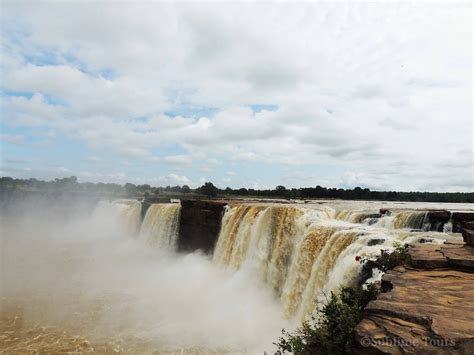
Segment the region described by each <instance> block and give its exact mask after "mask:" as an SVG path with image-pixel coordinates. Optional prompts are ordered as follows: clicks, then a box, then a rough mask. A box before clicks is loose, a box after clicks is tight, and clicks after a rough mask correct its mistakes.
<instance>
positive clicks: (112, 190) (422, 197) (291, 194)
mask: <svg viewBox="0 0 474 355" xmlns="http://www.w3.org/2000/svg"><path fill="white" fill-rule="evenodd" d="M22 191H23V192H38V193H57V192H64V191H67V192H76V193H88V194H102V195H110V196H116V197H134V198H135V197H149V196H171V197H173V196H176V197H182V196H183V195H184V196H187V197H188V198H192V197H196V198H197V197H203V196H205V197H208V198H226V197H257V198H259V197H261V198H283V199H342V200H378V201H381V200H382V201H419V202H463V203H472V202H474V193H473V192H418V191H411V192H403V191H372V190H370V189H368V188H361V187H355V188H353V189H342V188H326V187H322V186H319V185H317V186H316V187H303V188H291V189H287V188H286V187H285V186H283V185H278V186H277V187H275V188H274V189H265V190H256V189H247V188H244V187H242V188H239V189H232V188H230V187H226V188H225V189H219V188H218V187H216V186H215V185H214V184H213V183H212V182H206V183H204V184H203V185H202V186H200V187H198V188H196V189H192V188H190V187H189V186H188V185H182V186H181V185H176V186H165V187H162V186H160V187H154V186H151V185H149V184H141V185H136V184H132V183H125V184H123V185H121V184H116V183H101V182H98V183H91V182H79V181H78V180H77V178H76V177H75V176H71V177H66V178H61V179H54V180H51V181H42V180H38V179H15V178H11V177H1V178H0V193H2V194H4V193H12V192H22Z"/></svg>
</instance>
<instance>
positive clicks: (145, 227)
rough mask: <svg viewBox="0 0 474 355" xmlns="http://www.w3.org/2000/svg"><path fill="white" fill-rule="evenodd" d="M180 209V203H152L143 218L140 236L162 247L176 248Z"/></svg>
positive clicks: (149, 242) (151, 243) (147, 241)
mask: <svg viewBox="0 0 474 355" xmlns="http://www.w3.org/2000/svg"><path fill="white" fill-rule="evenodd" d="M180 210H181V206H180V205H179V204H178V203H158V204H152V205H151V206H150V207H149V208H148V210H147V212H146V215H145V218H144V219H143V223H142V226H141V229H140V234H139V238H140V239H143V240H145V241H146V243H148V244H149V245H151V246H155V247H157V248H160V249H167V250H176V244H177V240H178V228H179V213H180Z"/></svg>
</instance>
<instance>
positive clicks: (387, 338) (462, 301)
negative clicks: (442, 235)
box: [356, 244, 474, 354]
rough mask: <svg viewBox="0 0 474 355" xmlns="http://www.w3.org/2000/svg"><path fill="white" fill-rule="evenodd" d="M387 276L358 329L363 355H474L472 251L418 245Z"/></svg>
mask: <svg viewBox="0 0 474 355" xmlns="http://www.w3.org/2000/svg"><path fill="white" fill-rule="evenodd" d="M409 255H410V262H413V261H414V264H413V265H409V266H399V267H397V268H395V269H394V270H390V271H388V272H387V273H386V274H385V275H384V276H383V279H382V286H383V287H384V289H389V291H387V292H384V293H381V294H380V295H379V296H378V297H377V299H376V300H374V301H372V302H370V303H369V304H368V305H367V307H366V309H365V310H364V318H363V320H362V321H361V322H360V323H359V325H358V326H357V328H356V339H357V342H358V350H357V351H356V353H364V354H370V353H373V354H403V353H414V354H474V272H473V270H474V269H473V260H474V248H472V247H468V246H463V245H460V244H446V245H420V246H416V247H411V248H410V250H409Z"/></svg>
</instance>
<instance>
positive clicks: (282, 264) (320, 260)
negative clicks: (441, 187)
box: [213, 204, 449, 319]
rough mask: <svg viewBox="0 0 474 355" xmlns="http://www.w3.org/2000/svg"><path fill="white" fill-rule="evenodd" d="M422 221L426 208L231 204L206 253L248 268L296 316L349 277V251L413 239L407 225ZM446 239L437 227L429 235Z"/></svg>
mask: <svg viewBox="0 0 474 355" xmlns="http://www.w3.org/2000/svg"><path fill="white" fill-rule="evenodd" d="M426 223H427V213H426V212H419V211H402V212H396V213H394V214H393V215H392V216H380V215H379V214H377V213H376V212H374V211H338V210H334V209H332V208H329V207H324V209H314V208H300V207H289V206H283V207H282V206H263V205H247V204H241V205H235V206H230V207H227V210H226V212H225V214H224V217H223V220H222V228H221V232H220V235H219V239H218V241H217V245H216V248H215V250H214V256H213V259H214V261H215V262H216V263H221V264H225V265H228V266H229V267H231V268H234V269H240V268H244V267H246V268H252V269H253V270H255V273H256V274H257V275H258V276H259V277H260V279H261V280H263V281H264V282H266V283H267V284H269V285H270V287H271V288H272V290H273V293H274V295H275V296H276V297H277V298H279V299H280V301H281V304H282V306H283V310H284V314H285V316H286V317H287V318H292V317H297V318H300V319H303V318H306V317H308V316H309V315H310V314H312V313H313V312H314V310H315V308H316V307H317V306H318V304H320V303H321V302H324V301H325V299H326V296H327V295H328V294H330V292H332V291H336V290H337V289H338V288H339V287H341V286H348V285H350V284H352V283H354V282H355V281H356V279H357V276H358V274H359V272H360V270H361V265H360V264H359V263H357V262H355V256H357V255H361V256H375V255H377V254H378V253H379V252H380V249H390V248H392V247H393V243H394V242H396V241H398V242H412V241H417V240H419V239H420V237H421V236H424V234H423V232H418V233H413V232H412V230H418V231H422V230H423V228H424V226H425V224H426ZM420 233H421V234H420ZM447 238H449V235H447V234H443V233H437V235H436V236H435V238H434V242H442V241H444V240H446V239H447ZM432 239H433V238H432Z"/></svg>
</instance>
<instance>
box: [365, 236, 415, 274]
mask: <svg viewBox="0 0 474 355" xmlns="http://www.w3.org/2000/svg"><path fill="white" fill-rule="evenodd" d="M394 247H395V249H394V250H392V251H389V250H387V249H381V250H380V255H378V256H376V257H375V258H369V257H361V256H356V261H358V262H360V263H361V264H366V267H368V268H370V269H375V268H376V269H379V270H380V271H383V272H386V271H387V270H390V269H393V268H394V267H396V266H398V265H401V264H403V262H404V261H405V260H406V258H407V256H408V244H400V243H394Z"/></svg>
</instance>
